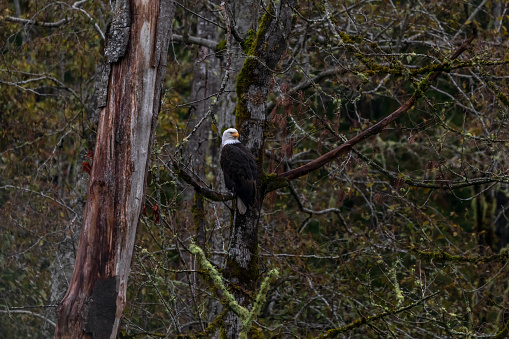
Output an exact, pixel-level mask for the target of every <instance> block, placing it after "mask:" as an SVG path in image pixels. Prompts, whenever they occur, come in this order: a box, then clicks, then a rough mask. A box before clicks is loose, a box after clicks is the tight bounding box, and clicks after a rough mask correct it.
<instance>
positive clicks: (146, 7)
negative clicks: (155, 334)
mask: <svg viewBox="0 0 509 339" xmlns="http://www.w3.org/2000/svg"><path fill="white" fill-rule="evenodd" d="M174 12H175V3H174V2H173V1H141V0H131V1H128V0H123V1H122V0H119V1H117V4H116V10H115V16H114V19H113V22H112V26H111V30H110V32H109V34H108V41H107V44H106V49H105V59H106V64H105V72H104V75H103V79H104V80H105V85H106V86H105V91H104V94H103V95H102V96H100V100H99V105H100V106H103V108H102V110H101V113H100V118H99V130H98V133H97V140H96V146H95V152H94V157H93V168H92V172H91V177H90V182H89V187H88V196H87V204H86V207H85V213H84V220H83V227H82V230H81V236H80V243H79V247H78V253H77V256H76V263H75V266H74V272H73V277H72V280H71V283H70V285H69V289H68V290H67V293H66V295H65V297H64V299H63V300H62V302H61V303H60V306H59V308H58V324H57V329H56V332H55V337H56V338H116V337H117V334H118V330H119V325H120V321H121V318H122V312H123V310H124V306H125V303H126V289H127V279H128V275H129V271H130V265H131V258H132V253H133V248H134V239H135V236H136V226H137V224H138V219H139V215H140V211H141V208H142V204H143V201H144V194H145V186H146V174H147V169H148V160H149V155H150V148H151V143H152V138H153V133H154V129H155V125H156V121H157V115H158V112H159V108H160V97H161V86H162V80H163V79H164V75H165V70H166V56H167V51H168V44H169V38H170V28H171V23H172V21H173V16H174Z"/></svg>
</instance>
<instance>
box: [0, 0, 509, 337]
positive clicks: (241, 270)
mask: <svg viewBox="0 0 509 339" xmlns="http://www.w3.org/2000/svg"><path fill="white" fill-rule="evenodd" d="M129 3H130V6H131V14H132V18H136V13H137V12H136V11H137V7H136V4H137V3H138V1H117V2H111V1H92V0H88V1H38V0H33V1H22V0H13V1H9V2H2V3H0V58H1V59H0V314H1V316H0V337H11V338H25V337H39V338H47V337H52V336H53V333H54V332H55V328H57V327H59V326H63V325H62V324H63V323H64V322H65V321H68V320H66V319H64V318H62V317H60V318H59V316H58V312H57V308H58V306H59V304H60V302H61V301H62V300H63V298H64V295H65V294H66V291H67V289H68V287H69V285H70V284H72V282H71V281H72V280H71V276H72V274H73V269H74V266H75V258H76V256H77V254H78V252H79V249H78V242H79V239H80V230H81V228H82V225H84V223H86V222H87V221H86V220H84V215H85V209H86V205H87V204H88V203H87V198H90V197H87V189H88V185H89V181H90V180H91V177H92V176H93V175H94V173H96V172H93V171H97V170H98V169H97V166H100V165H98V162H97V161H98V160H97V159H98V156H97V154H98V153H97V149H98V148H97V147H100V143H98V142H97V140H99V139H98V138H97V134H98V130H99V125H98V124H99V120H100V117H101V114H103V113H101V112H104V110H102V109H103V108H104V106H105V105H104V104H101V103H102V101H103V100H105V99H104V95H103V92H102V89H101V86H104V74H105V71H104V70H105V69H108V67H111V69H112V70H114V69H115V68H114V67H116V66H115V65H116V64H120V63H121V62H122V58H124V57H123V56H120V58H119V60H120V61H119V60H114V61H112V60H111V58H110V55H109V54H108V39H111V37H112V36H113V35H111V34H110V32H114V31H115V29H116V28H115V27H116V26H115V24H116V23H118V20H117V19H118V18H119V17H120V15H121V14H119V13H120V9H121V5H122V4H129ZM140 3H142V2H140ZM171 3H172V4H173V5H174V13H172V14H171V15H174V18H173V17H171V18H173V20H172V35H171V38H170V41H169V47H168V49H167V51H166V49H165V50H164V51H163V53H162V55H163V56H165V52H167V59H164V60H165V61H163V62H162V64H163V65H166V69H165V76H163V79H162V80H161V81H162V83H161V86H162V87H161V88H162V89H161V93H162V94H161V97H160V100H158V101H159V102H160V110H158V113H159V116H158V118H157V125H154V126H156V127H155V130H154V133H153V135H151V140H152V141H151V143H149V145H150V150H148V151H149V153H150V157H149V158H150V160H149V164H148V165H147V176H146V178H144V180H146V191H144V196H145V198H144V199H145V200H144V203H143V206H142V207H141V209H140V211H139V214H140V219H139V224H138V227H137V229H136V227H135V231H136V232H135V235H136V240H135V243H134V247H133V254H132V263H131V271H130V274H129V271H127V273H128V275H129V279H128V285H127V292H126V293H127V295H126V303H125V309H123V308H118V307H119V306H118V305H117V306H115V305H113V312H115V307H117V308H116V311H119V310H120V313H121V315H122V321H121V323H120V327H119V328H118V329H112V330H111V331H112V332H111V333H113V335H115V336H116V335H117V334H118V335H119V336H120V337H124V338H131V337H132V338H134V337H136V338H139V337H147V338H158V337H166V338H173V337H176V336H178V335H180V336H182V337H197V338H199V337H205V338H208V337H218V336H226V337H229V338H230V337H231V338H236V337H239V336H242V335H244V334H245V333H248V336H249V337H253V338H272V337H274V338H292V337H303V338H314V337H321V338H326V337H345V338H346V337H351V338H366V337H393V338H403V337H409V338H464V337H469V338H471V337H494V338H505V337H507V335H508V333H509V272H508V268H507V263H508V259H509V252H507V250H506V248H507V245H508V241H509V215H507V214H506V209H507V208H508V207H509V192H508V190H507V186H506V183H508V181H509V159H508V156H507V148H506V147H507V146H508V145H509V144H508V143H509V139H506V138H507V137H508V131H507V127H508V121H507V114H508V108H509V98H508V92H509V87H508V77H509V75H508V69H509V68H508V63H509V50H508V47H509V43H508V37H509V33H508V28H509V13H508V4H507V3H506V2H504V1H488V0H475V1H474V0H468V1H459V0H450V1H420V0H416V1H413V0H409V1H393V0H389V1H375V0H353V1H335V0H321V1H298V2H296V1H242V2H237V1H231V2H226V3H223V4H222V3H220V2H218V1H215V0H214V1H190V0H189V1H179V2H173V1H171ZM161 6H162V5H161ZM161 8H162V7H161ZM112 27H113V28H112ZM132 27H133V28H131V31H133V30H134V27H135V26H134V25H133V26H132ZM168 36H170V35H169V30H168ZM110 46H111V40H110ZM127 46H128V47H127V50H128V51H129V50H130V48H132V47H133V46H134V40H133V39H132V38H131V40H129V44H128V45H127ZM105 55H106V56H105ZM124 59H125V58H124ZM166 60H167V61H166ZM110 64H111V66H109V65H110ZM163 69H164V67H163ZM114 73H115V72H114V71H112V75H111V76H112V77H113V76H114ZM108 74H109V73H108ZM108 74H107V76H108ZM121 75H122V74H121ZM107 76H106V79H108V77H107ZM122 76H123V75H122ZM117 85H118V84H117V83H115V82H113V81H111V82H110V83H109V87H108V88H109V90H114V89H115V88H116V86H117ZM108 93H109V92H108ZM133 98H135V97H134V96H133ZM138 99H139V98H138ZM138 99H136V98H135V99H133V100H138ZM140 100H141V99H140ZM140 102H141V101H140ZM157 106H158V105H156V107H157ZM156 117H157V114H156ZM231 126H236V127H237V128H238V129H239V132H240V134H241V140H242V141H243V142H245V143H246V144H247V145H248V147H249V148H250V149H251V150H252V151H253V153H254V154H255V155H256V156H257V161H258V165H259V168H260V173H261V176H260V186H259V187H260V188H261V193H260V194H261V195H260V196H259V197H258V205H257V206H256V207H255V208H253V212H252V213H251V214H249V216H248V217H246V218H247V219H246V220H247V221H246V220H244V219H243V218H242V217H239V216H238V215H236V214H235V213H234V211H233V210H232V209H231V206H232V204H231V198H232V196H231V194H229V193H228V192H226V189H225V186H224V183H223V179H222V174H221V169H220V167H219V156H220V144H221V138H220V135H221V132H222V131H223V130H224V129H226V128H228V127H231ZM120 134H121V133H118V135H116V136H114V137H115V138H121V137H122V136H121V135H120ZM119 135H120V136H119ZM303 165H304V167H301V166H303ZM94 166H95V167H94ZM306 166H307V167H306ZM262 170H263V171H262ZM142 186H143V182H142ZM246 239H247V240H246ZM243 241H244V242H245V243H242V242H243ZM239 244H241V245H242V246H246V247H245V248H247V249H248V254H249V255H248V256H249V260H248V261H249V263H248V266H246V267H240V266H242V265H240V264H239V262H241V261H242V260H241V259H242V256H241V255H239V254H238V249H239V246H241V245H239ZM193 245H198V246H199V247H201V248H202V249H203V251H204V253H205V255H206V257H207V258H208V259H207V260H205V259H204V258H203V257H202V256H200V253H199V251H198V250H196V248H195V247H193ZM242 246H241V247H242ZM78 256H79V254H78ZM130 260H131V259H130V258H128V263H129V262H130ZM210 264H212V265H210ZM239 265H240V266H239ZM210 267H214V268H215V269H216V270H217V271H218V272H219V273H217V274H219V275H220V276H219V275H217V274H216V273H212V272H211V271H212V270H211V269H210ZM274 269H277V271H278V274H276V273H275V271H274ZM77 271H79V269H77V270H75V274H76V272H77ZM78 273H80V272H78ZM81 273H82V274H86V273H85V271H84V270H83V271H82V272H81ZM218 277H219V279H217V278H218ZM215 278H216V279H215ZM218 280H219V281H218ZM117 281H118V280H117ZM93 283H94V284H95V283H96V282H95V281H94V282H93ZM223 287H227V290H228V291H230V292H231V293H232V295H233V297H234V298H235V300H236V302H237V303H238V304H239V305H242V306H245V307H246V309H248V310H249V309H256V312H253V313H252V317H253V319H247V318H245V317H244V316H245V315H243V313H242V310H241V311H239V309H238V308H237V307H235V306H232V302H231V300H230V299H229V297H228V293H227V292H226V289H224V288H223ZM260 291H261V294H260V295H261V299H257V295H259V292H260ZM116 292H118V285H117V291H116ZM94 293H95V292H94ZM90 300H91V299H90ZM87 312H91V313H90V314H92V313H93V311H87ZM239 319H240V321H239ZM85 323H86V320H85ZM246 324H247V325H246ZM84 326H85V327H84V328H83V329H82V330H83V331H85V332H87V331H90V333H92V332H93V331H95V329H94V330H90V328H89V327H86V326H87V325H86V324H85V325H84Z"/></svg>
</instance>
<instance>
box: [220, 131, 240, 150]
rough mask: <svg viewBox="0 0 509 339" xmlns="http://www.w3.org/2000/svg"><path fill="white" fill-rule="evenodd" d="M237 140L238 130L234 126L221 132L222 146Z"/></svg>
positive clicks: (235, 142)
mask: <svg viewBox="0 0 509 339" xmlns="http://www.w3.org/2000/svg"><path fill="white" fill-rule="evenodd" d="M239 142H240V141H239V132H238V131H237V130H236V129H235V128H228V129H227V130H226V131H224V132H223V144H222V146H223V147H224V146H225V145H229V144H237V143H239Z"/></svg>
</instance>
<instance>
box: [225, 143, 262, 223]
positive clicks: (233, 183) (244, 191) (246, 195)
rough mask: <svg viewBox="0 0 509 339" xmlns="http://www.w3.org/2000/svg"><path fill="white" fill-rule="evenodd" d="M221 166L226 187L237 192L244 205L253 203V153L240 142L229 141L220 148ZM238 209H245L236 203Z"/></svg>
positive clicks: (254, 181) (254, 178)
mask: <svg viewBox="0 0 509 339" xmlns="http://www.w3.org/2000/svg"><path fill="white" fill-rule="evenodd" d="M221 168H222V170H223V174H224V181H225V183H226V187H227V188H228V189H229V190H231V191H233V192H234V193H235V194H237V199H240V200H241V201H242V203H243V204H244V206H245V207H246V209H247V207H249V206H251V205H252V204H253V202H254V199H255V195H256V179H257V169H256V160H255V157H254V156H253V154H251V152H249V150H248V149H247V148H246V147H245V146H244V145H242V144H241V143H240V142H237V143H230V144H227V145H224V146H223V149H222V150H221ZM238 207H239V211H240V213H241V214H244V213H245V211H246V209H244V208H243V207H242V204H239V203H238Z"/></svg>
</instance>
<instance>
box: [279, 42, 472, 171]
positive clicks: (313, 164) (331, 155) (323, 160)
mask: <svg viewBox="0 0 509 339" xmlns="http://www.w3.org/2000/svg"><path fill="white" fill-rule="evenodd" d="M475 37H476V36H475V35H472V36H471V37H470V38H469V39H467V40H466V41H465V42H464V43H463V44H462V45H461V46H460V47H459V48H458V49H457V50H456V51H455V52H454V53H453V54H452V55H451V58H450V59H451V60H454V59H456V58H457V57H458V56H460V55H461V53H463V52H464V51H465V50H466V49H467V48H468V47H469V46H470V43H471V42H472V41H473V40H474V39H475ZM441 73H442V71H436V72H434V73H432V74H431V75H430V76H429V78H427V79H425V81H423V82H422V85H421V86H418V88H417V89H416V91H415V93H414V95H412V97H411V98H410V99H408V100H407V101H406V102H405V103H404V104H403V105H401V106H400V107H399V108H398V109H397V110H395V111H394V112H392V113H391V114H390V115H388V116H387V117H385V118H384V119H382V120H380V121H379V122H378V123H376V124H375V125H373V126H371V127H370V128H368V129H367V130H365V131H363V132H361V133H359V134H357V135H356V136H354V137H353V138H351V139H350V140H348V141H347V142H345V143H344V144H342V145H341V146H339V147H337V148H336V149H334V150H332V151H330V152H328V153H326V154H324V155H322V156H321V157H319V158H317V159H315V160H313V161H310V162H309V163H307V164H305V165H303V166H301V167H298V168H295V169H293V170H290V171H288V172H285V173H282V174H280V175H279V176H280V177H285V178H287V179H288V180H293V179H296V178H299V177H301V176H304V175H306V174H308V173H309V172H312V171H314V170H317V169H318V168H320V167H322V166H324V165H325V164H327V163H329V162H331V161H332V160H334V159H335V158H337V157H338V156H340V155H342V154H345V153H348V152H350V150H351V149H352V147H353V146H355V145H356V144H358V143H359V142H361V141H362V140H364V139H367V138H369V137H370V136H372V135H376V134H378V133H380V132H382V131H383V129H384V128H385V127H386V126H387V125H389V124H390V123H391V122H393V121H394V120H396V119H398V118H399V117H400V116H402V115H403V114H404V113H405V112H407V111H408V110H409V109H410V108H412V106H413V105H414V104H415V102H416V101H417V99H419V98H420V97H421V96H423V95H424V93H423V92H424V91H425V90H426V89H427V87H428V85H429V83H431V82H432V81H434V80H435V79H436V78H438V76H439V75H440V74H441Z"/></svg>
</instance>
